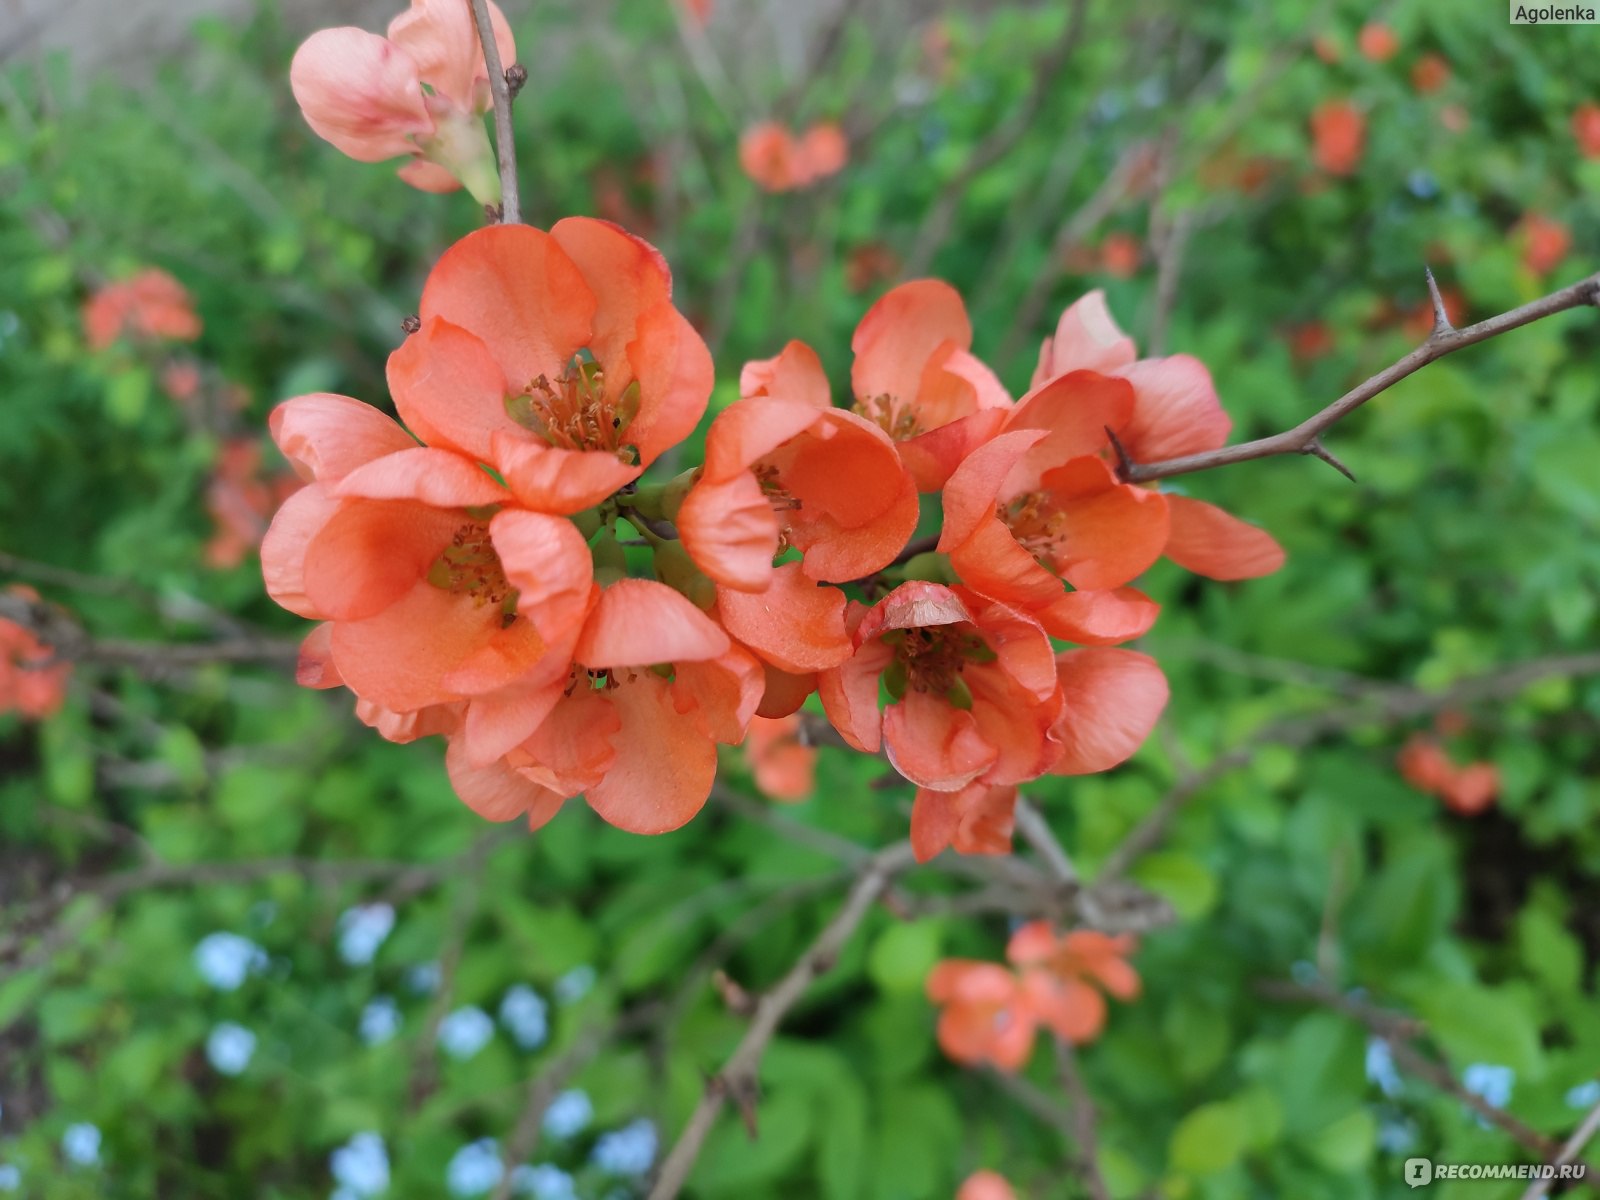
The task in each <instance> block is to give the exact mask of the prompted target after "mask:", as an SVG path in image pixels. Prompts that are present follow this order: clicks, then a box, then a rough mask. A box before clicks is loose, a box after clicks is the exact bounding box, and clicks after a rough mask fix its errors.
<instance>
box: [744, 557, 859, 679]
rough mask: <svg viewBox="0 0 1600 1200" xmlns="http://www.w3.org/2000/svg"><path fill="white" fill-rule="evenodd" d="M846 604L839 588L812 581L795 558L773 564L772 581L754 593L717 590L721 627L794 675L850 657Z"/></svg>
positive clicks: (815, 669)
mask: <svg viewBox="0 0 1600 1200" xmlns="http://www.w3.org/2000/svg"><path fill="white" fill-rule="evenodd" d="M844 606H845V595H844V593H843V592H841V591H840V590H839V589H838V588H836V587H826V586H820V585H818V584H816V583H813V582H812V581H811V580H810V579H808V578H806V576H805V574H804V572H803V571H802V570H801V569H800V564H799V563H797V562H790V563H784V564H783V565H782V566H780V567H778V568H776V569H775V570H773V571H772V585H771V586H770V587H769V588H767V590H766V591H764V592H761V593H759V594H757V595H751V594H748V593H745V592H739V591H734V590H733V589H731V588H719V589H718V591H717V612H718V613H719V615H720V616H721V618H722V624H723V627H724V628H725V629H727V631H728V632H729V633H731V634H732V635H733V636H734V637H735V638H737V639H738V640H739V641H741V642H743V643H744V644H745V645H746V646H748V647H749V648H750V649H751V650H753V651H755V652H756V654H758V655H759V656H760V657H761V658H762V659H764V660H765V661H766V662H769V663H771V664H772V665H773V666H775V667H778V668H780V669H782V670H784V671H788V672H790V673H792V674H797V675H799V674H804V673H806V672H808V671H821V670H826V669H827V668H829V667H837V666H838V665H839V664H840V663H842V662H844V661H845V660H846V659H847V658H849V657H850V655H851V652H852V649H853V647H852V645H851V641H850V635H849V634H848V633H847V632H846V631H845V627H844Z"/></svg>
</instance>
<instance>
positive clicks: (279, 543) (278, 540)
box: [261, 483, 342, 621]
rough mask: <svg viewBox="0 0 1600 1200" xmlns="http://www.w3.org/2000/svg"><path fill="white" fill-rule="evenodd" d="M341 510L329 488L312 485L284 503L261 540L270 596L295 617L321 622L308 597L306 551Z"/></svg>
mask: <svg viewBox="0 0 1600 1200" xmlns="http://www.w3.org/2000/svg"><path fill="white" fill-rule="evenodd" d="M341 507H342V505H341V502H340V501H338V500H335V499H334V498H333V497H332V496H330V495H329V494H328V489H327V488H325V487H323V486H322V485H321V484H319V483H313V484H311V485H310V486H308V487H303V488H301V489H300V490H299V491H298V492H295V493H294V494H293V495H292V496H290V497H289V498H288V499H287V500H285V501H284V502H283V504H282V506H281V507H280V508H279V509H278V511H277V513H276V514H274V515H273V518H272V524H271V525H270V526H268V527H267V532H266V536H265V537H263V538H262V539H261V577H262V579H263V581H265V583H266V585H267V595H269V596H271V597H272V598H273V599H274V600H275V601H277V602H278V603H279V604H280V605H282V606H283V607H284V608H286V609H288V610H289V611H290V612H292V613H294V614H295V615H296V616H301V617H308V618H310V619H311V620H313V621H316V620H321V619H322V615H323V614H322V610H321V609H319V608H318V607H317V606H316V605H315V604H313V603H312V602H311V597H310V596H308V595H306V576H305V569H306V548H307V547H308V546H309V545H310V544H311V542H312V541H313V540H314V539H315V538H316V536H317V535H318V534H319V533H321V532H322V529H323V527H324V526H325V525H327V523H328V522H329V521H330V520H331V519H332V518H333V516H334V514H335V513H337V512H338V511H339V509H340V508H341Z"/></svg>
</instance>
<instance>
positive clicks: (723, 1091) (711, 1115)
mask: <svg viewBox="0 0 1600 1200" xmlns="http://www.w3.org/2000/svg"><path fill="white" fill-rule="evenodd" d="M913 861H914V859H913V857H912V853H911V843H909V842H897V843H895V844H894V845H893V846H890V847H888V848H887V849H885V850H881V851H879V852H878V853H877V854H875V855H873V856H872V859H871V861H870V862H868V864H867V866H866V868H865V869H864V870H863V871H862V873H861V875H860V876H859V877H858V878H857V880H856V883H855V886H854V887H852V888H851V889H850V893H849V895H848V896H846V897H845V901H844V904H843V905H842V906H841V907H840V908H839V911H838V912H837V913H835V914H834V917H833V919H832V920H831V921H829V922H828V924H827V925H826V926H824V928H823V930H822V932H821V933H819V934H818V935H817V938H816V940H815V941H814V942H812V943H811V945H810V947H809V948H807V950H806V951H805V953H803V954H802V955H801V956H800V959H799V961H797V962H796V963H795V964H794V966H793V967H791V968H790V969H789V973H788V974H787V975H785V976H784V977H783V978H782V979H781V980H779V982H778V984H777V986H776V987H774V988H773V989H772V990H771V991H770V992H767V993H765V994H764V995H763V996H762V997H761V999H760V1000H759V1001H757V1003H756V1010H755V1016H754V1017H753V1018H752V1019H751V1021H750V1027H749V1029H747V1030H746V1031H745V1035H744V1037H743V1038H741V1039H740V1041H739V1045H738V1046H737V1047H736V1048H735V1049H734V1052H733V1054H732V1055H731V1056H730V1057H729V1059H728V1061H727V1063H726V1065H724V1066H723V1068H722V1070H721V1071H719V1072H718V1073H717V1074H716V1075H714V1076H713V1077H712V1078H711V1080H710V1081H709V1082H708V1083H707V1084H706V1090H705V1094H704V1095H703V1096H702V1097H701V1098H700V1103H699V1105H698V1106H697V1107H696V1108H695V1110H694V1113H693V1114H692V1115H691V1116H690V1118H689V1123H688V1124H687V1125H686V1126H685V1127H684V1130H683V1132H682V1133H681V1134H680V1135H679V1137H678V1141H677V1143H676V1144H675V1145H674V1146H673V1147H672V1152H671V1153H670V1154H668V1155H667V1158H666V1161H665V1162H664V1163H662V1165H661V1173H660V1174H659V1175H658V1176H657V1177H656V1182H655V1186H654V1187H652V1188H651V1189H650V1196H649V1200H673V1197H675V1196H677V1195H678V1193H679V1191H680V1190H681V1189H682V1188H683V1185H684V1183H685V1182H686V1181H687V1180H688V1178H689V1172H690V1171H691V1170H693V1169H694V1164H695V1160H696V1158H698V1157H699V1154H700V1149H701V1147H702V1146H703V1145H704V1144H705V1140H706V1135H707V1134H709V1133H710V1132H711V1127H712V1125H714V1124H715V1123H716V1119H717V1116H718V1114H719V1113H721V1111H722V1106H723V1105H724V1104H725V1103H726V1102H727V1101H728V1100H729V1099H730V1098H731V1099H732V1100H733V1102H734V1104H735V1105H737V1106H738V1108H739V1110H740V1112H741V1114H743V1116H744V1117H745V1121H746V1123H747V1124H748V1125H749V1126H750V1127H751V1129H752V1131H753V1130H754V1127H755V1126H754V1121H755V1097H756V1089H757V1079H756V1069H757V1067H758V1066H759V1065H760V1062H761V1056H762V1054H763V1053H765V1051H766V1048H767V1043H769V1042H770V1041H771V1040H772V1037H773V1035H774V1034H776V1033H777V1031H778V1026H779V1024H781V1023H782V1021H783V1018H784V1017H785V1016H786V1015H787V1014H788V1012H789V1010H790V1009H791V1008H793V1007H794V1005H795V1004H796V1002H798V1001H799V999H800V997H801V996H802V995H804V994H805V991H806V989H807V988H808V987H810V986H811V984H812V983H813V982H814V981H815V980H816V979H817V978H818V977H819V976H820V975H822V974H823V973H824V972H825V971H827V970H828V969H829V968H830V967H832V966H833V963H834V961H835V960H836V959H837V957H838V954H839V951H840V950H841V949H842V948H843V947H844V944H845V943H846V942H847V941H848V940H849V939H850V935H851V934H853V933H854V932H855V931H856V928H857V927H858V926H859V925H860V924H861V922H862V920H863V919H864V918H865V917H866V915H867V913H868V912H869V911H870V910H871V908H872V906H873V904H874V903H876V902H877V900H878V898H879V897H880V896H882V895H883V893H884V891H885V890H886V889H887V888H888V886H889V884H890V881H891V880H892V879H893V877H894V875H895V874H896V873H897V872H899V871H901V870H903V869H904V868H906V867H908V866H910V865H911V863H912V862H913Z"/></svg>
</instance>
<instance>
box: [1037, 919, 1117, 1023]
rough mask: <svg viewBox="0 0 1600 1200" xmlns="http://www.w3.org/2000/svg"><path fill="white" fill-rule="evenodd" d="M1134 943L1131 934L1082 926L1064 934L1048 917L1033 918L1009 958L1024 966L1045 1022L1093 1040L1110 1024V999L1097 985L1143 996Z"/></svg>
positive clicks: (1042, 1019)
mask: <svg viewBox="0 0 1600 1200" xmlns="http://www.w3.org/2000/svg"><path fill="white" fill-rule="evenodd" d="M1134 946H1135V942H1134V939H1133V937H1132V935H1130V934H1118V935H1116V936H1112V935H1110V934H1104V933H1098V932H1096V931H1094V930H1090V929H1077V930H1073V931H1072V932H1071V933H1067V934H1065V935H1062V936H1060V937H1058V936H1057V935H1056V934H1055V933H1054V932H1053V931H1052V930H1051V928H1050V923H1049V922H1048V921H1032V922H1029V923H1028V924H1027V925H1024V926H1023V927H1022V928H1021V929H1018V930H1017V931H1016V933H1014V934H1012V935H1011V942H1010V944H1009V945H1007V947H1006V958H1008V959H1009V960H1010V961H1011V962H1012V963H1013V964H1015V965H1016V966H1017V967H1018V968H1019V969H1020V970H1021V972H1022V987H1023V992H1024V994H1025V995H1026V996H1027V998H1028V1002H1029V1003H1030V1004H1031V1005H1032V1007H1033V1009H1034V1011H1035V1012H1036V1013H1037V1014H1038V1018H1039V1020H1040V1021H1042V1022H1043V1023H1044V1024H1046V1025H1048V1026H1049V1027H1050V1028H1051V1029H1053V1030H1054V1031H1055V1032H1056V1034H1057V1035H1059V1036H1060V1037H1063V1038H1066V1039H1067V1040H1069V1041H1073V1042H1089V1041H1093V1040H1094V1039H1095V1038H1096V1037H1098V1036H1099V1035H1100V1031H1101V1030H1102V1029H1103V1028H1105V1022H1106V1002H1105V1000H1104V998H1103V997H1102V996H1101V995H1100V992H1099V991H1097V990H1096V988H1095V986H1092V985H1098V986H1099V987H1100V988H1103V989H1105V991H1107V992H1108V993H1110V994H1111V995H1113V996H1115V997H1116V998H1117V999H1119V1000H1132V999H1133V998H1134V997H1136V996H1137V995H1138V994H1139V974H1138V972H1137V971H1135V970H1134V969H1133V968H1132V967H1131V966H1129V965H1128V961H1127V958H1128V955H1129V954H1131V953H1133V950H1134Z"/></svg>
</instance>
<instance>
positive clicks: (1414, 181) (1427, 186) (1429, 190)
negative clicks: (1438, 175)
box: [1406, 167, 1439, 200]
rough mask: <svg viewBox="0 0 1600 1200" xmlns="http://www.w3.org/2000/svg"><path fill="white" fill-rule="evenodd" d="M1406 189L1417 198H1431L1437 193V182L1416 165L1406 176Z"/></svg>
mask: <svg viewBox="0 0 1600 1200" xmlns="http://www.w3.org/2000/svg"><path fill="white" fill-rule="evenodd" d="M1406 189H1407V190H1408V191H1409V192H1410V193H1411V194H1412V195H1413V196H1415V197H1416V198H1417V199H1418V200H1432V199H1433V198H1434V197H1435V196H1437V195H1438V194H1439V182H1438V180H1436V179H1434V177H1433V176H1432V175H1430V174H1429V173H1428V172H1427V171H1425V170H1423V169H1422V168H1421V167H1418V168H1417V169H1416V170H1414V171H1412V172H1411V174H1409V175H1407V176H1406Z"/></svg>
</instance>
